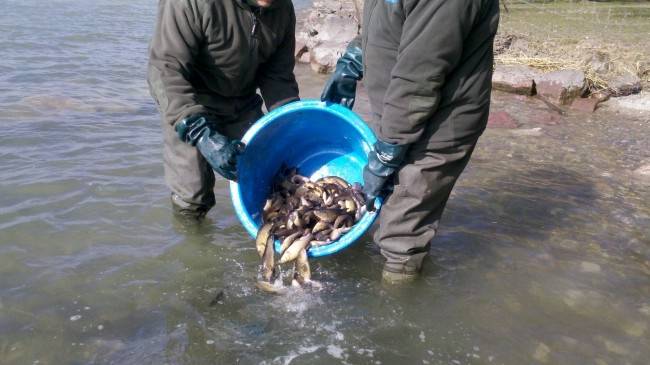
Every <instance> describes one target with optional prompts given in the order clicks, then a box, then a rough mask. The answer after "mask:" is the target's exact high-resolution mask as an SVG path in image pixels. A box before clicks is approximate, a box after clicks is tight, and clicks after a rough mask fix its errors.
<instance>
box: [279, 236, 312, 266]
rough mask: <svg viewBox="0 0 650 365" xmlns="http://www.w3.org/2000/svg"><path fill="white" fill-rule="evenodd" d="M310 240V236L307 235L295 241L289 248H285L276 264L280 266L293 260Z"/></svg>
mask: <svg viewBox="0 0 650 365" xmlns="http://www.w3.org/2000/svg"><path fill="white" fill-rule="evenodd" d="M311 238H312V235H311V234H308V235H306V236H303V237H301V238H300V239H298V240H296V241H295V242H294V243H293V244H292V245H291V246H289V248H287V250H286V251H284V253H283V254H282V256H281V257H280V261H279V262H278V264H280V265H282V264H286V263H287V262H291V261H293V260H295V259H296V258H297V257H298V255H299V254H300V250H303V249H305V248H306V247H307V245H308V244H309V242H311Z"/></svg>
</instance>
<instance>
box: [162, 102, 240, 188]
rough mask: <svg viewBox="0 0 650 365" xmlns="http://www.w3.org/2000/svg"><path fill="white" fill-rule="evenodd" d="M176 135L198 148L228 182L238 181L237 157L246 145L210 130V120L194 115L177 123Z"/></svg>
mask: <svg viewBox="0 0 650 365" xmlns="http://www.w3.org/2000/svg"><path fill="white" fill-rule="evenodd" d="M175 129H176V133H178V137H179V138H180V139H181V141H183V142H186V143H189V144H190V145H192V146H196V148H198V149H199V152H201V154H202V155H203V157H205V159H206V160H207V161H208V163H209V164H210V166H212V168H213V169H214V170H215V171H216V172H217V173H219V175H221V176H223V177H225V178H226V179H228V180H237V155H239V154H241V153H242V152H243V150H244V144H243V143H242V142H240V141H238V140H231V139H229V138H228V137H226V136H224V135H221V134H219V133H217V132H216V131H213V130H211V129H210V126H209V123H208V120H207V119H206V117H204V116H201V115H192V116H190V117H187V118H185V119H183V120H181V121H179V122H178V123H176V128H175Z"/></svg>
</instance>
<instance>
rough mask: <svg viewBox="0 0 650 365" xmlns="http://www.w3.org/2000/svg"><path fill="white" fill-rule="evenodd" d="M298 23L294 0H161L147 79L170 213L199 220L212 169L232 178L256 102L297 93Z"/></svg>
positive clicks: (258, 107) (208, 202) (284, 99)
mask: <svg viewBox="0 0 650 365" xmlns="http://www.w3.org/2000/svg"><path fill="white" fill-rule="evenodd" d="M295 24H296V17H295V13H294V8H293V4H292V3H291V1H290V0H160V2H159V5H158V19H157V22H156V28H155V32H154V35H153V39H152V41H151V44H150V47H149V65H148V76H147V82H148V84H149V90H150V92H151V95H152V97H153V98H154V100H155V101H156V103H157V104H158V107H159V109H160V112H161V114H162V120H163V122H162V128H163V136H164V151H163V154H164V168H165V180H166V182H167V184H168V186H169V188H170V189H171V200H172V206H173V207H174V210H175V211H176V212H178V213H180V214H181V215H183V216H189V217H192V218H201V217H203V216H204V215H205V214H206V213H207V212H208V210H209V209H210V208H212V207H213V206H214V205H215V196H214V193H213V188H214V185H215V175H214V172H213V170H214V171H216V172H217V173H219V174H220V175H221V176H223V177H224V178H226V179H229V180H235V179H236V178H237V168H236V157H237V155H238V154H239V153H240V152H241V149H242V147H243V146H242V145H241V142H239V139H240V138H241V137H242V136H243V134H244V133H245V132H246V130H248V128H249V127H250V126H251V125H252V124H253V123H254V122H255V121H257V120H258V119H259V118H260V117H261V116H262V115H263V113H262V103H264V104H265V105H266V108H267V109H268V110H273V109H275V108H277V107H279V106H281V105H283V104H286V103H289V102H291V101H295V100H298V84H297V83H296V78H295V76H294V73H293V68H294V64H295V59H294V49H295ZM257 89H259V90H260V92H261V96H260V95H258V94H257V92H256V90H257Z"/></svg>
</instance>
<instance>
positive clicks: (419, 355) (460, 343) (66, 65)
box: [0, 0, 650, 365]
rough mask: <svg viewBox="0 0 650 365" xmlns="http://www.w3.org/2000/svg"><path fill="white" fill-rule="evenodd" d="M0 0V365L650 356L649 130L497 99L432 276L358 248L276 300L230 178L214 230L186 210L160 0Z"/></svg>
mask: <svg viewBox="0 0 650 365" xmlns="http://www.w3.org/2000/svg"><path fill="white" fill-rule="evenodd" d="M0 5H2V8H3V9H5V12H4V15H2V16H1V17H0V48H2V49H3V53H2V57H3V58H2V64H1V65H2V72H0V124H1V125H2V129H1V130H0V168H1V169H0V171H1V172H0V181H1V184H0V363H1V364H3V365H4V364H33V363H38V364H161V363H165V364H205V363H217V364H230V363H241V364H258V363H262V364H290V363H291V364H303V363H310V364H311V363H313V364H331V363H348V364H393V363H397V362H398V361H399V362H402V363H405V364H406V363H408V364H412V363H422V364H524V363H525V364H534V363H549V364H587V363H590V364H599V365H600V364H646V363H647V359H648V358H649V357H650V347H649V346H648V343H649V342H650V299H649V298H650V228H649V227H650V200H649V199H648V196H650V183H649V182H648V181H647V180H642V179H639V178H638V177H636V176H635V175H634V174H632V173H631V171H632V170H633V169H634V168H636V167H638V166H639V165H640V164H641V163H643V161H644V160H645V161H648V159H650V138H649V137H648V136H649V135H650V134H649V132H650V116H648V115H645V114H638V115H631V114H630V115H627V114H617V113H615V112H614V111H612V110H607V107H605V108H603V110H601V111H599V112H598V113H596V114H594V115H592V116H580V115H569V116H567V117H562V118H559V119H558V120H557V124H555V125H548V124H541V121H542V122H543V121H544V118H541V117H540V115H545V113H548V111H547V109H546V108H545V107H544V106H543V104H540V103H538V102H536V101H534V100H526V99H518V98H513V97H510V96H507V95H495V98H494V104H493V108H494V109H495V110H506V111H509V112H510V113H511V114H512V115H514V116H515V117H516V118H517V119H518V121H519V122H520V123H521V124H522V125H521V127H520V128H519V129H516V130H506V129H490V130H488V131H487V132H486V134H485V135H484V137H483V138H482V139H481V141H480V143H479V148H478V150H477V152H476V153H475V156H474V158H473V160H472V162H471V163H470V165H469V167H468V169H467V171H466V172H465V174H464V175H463V177H462V179H461V181H460V182H459V184H458V186H457V188H456V190H455V191H454V193H453V196H452V198H451V200H450V202H449V205H448V209H447V211H446V213H445V216H444V219H443V225H442V229H441V231H440V234H439V236H438V237H437V239H436V241H435V244H434V246H433V248H432V250H431V255H430V258H429V259H428V262H427V266H426V267H425V269H424V273H423V278H422V279H421V280H420V281H419V282H417V283H416V284H414V285H412V286H406V287H402V288H390V287H384V286H382V285H381V283H380V280H379V273H380V269H381V264H382V257H381V255H380V254H379V253H378V251H377V249H376V248H375V247H374V246H373V245H372V243H371V242H370V241H369V240H367V239H366V240H365V241H362V242H359V243H358V244H357V245H356V246H354V247H352V248H351V249H349V250H347V251H346V252H345V253H343V254H340V255H336V256H333V257H329V258H325V259H319V260H313V266H314V268H315V276H316V278H317V279H320V280H321V281H322V282H323V283H324V290H322V291H320V292H302V291H295V292H293V293H292V295H290V296H269V295H266V294H263V293H260V292H259V291H257V290H255V289H254V288H253V283H254V279H255V272H256V269H257V264H258V258H257V254H256V252H255V249H254V248H253V243H252V241H251V240H250V239H249V238H248V237H247V235H246V233H245V232H244V230H243V229H242V227H241V226H240V225H239V223H238V221H237V219H236V217H235V216H234V213H233V210H232V207H231V205H230V200H229V196H228V191H227V189H226V187H227V185H226V183H225V182H224V181H221V180H220V181H218V182H217V187H216V194H217V204H218V205H217V208H215V209H213V210H212V211H211V212H210V213H209V215H208V219H207V220H206V221H205V222H204V223H203V224H201V225H199V226H190V225H186V224H183V223H182V222H178V221H176V220H174V219H173V217H172V214H171V209H170V205H169V201H168V200H169V196H168V194H169V193H168V190H167V188H166V187H165V185H164V181H163V177H162V174H163V172H162V158H161V140H162V137H161V134H160V128H159V119H158V116H157V113H156V110H155V108H154V105H153V103H152V101H151V99H150V97H149V95H148V91H147V89H146V84H145V82H144V77H145V63H146V48H147V42H148V38H149V36H150V34H151V29H152V27H153V21H154V17H155V14H154V12H155V2H154V1H142V2H138V3H135V2H132V1H115V0H111V1H108V0H99V1H94V2H88V1H81V0H65V1H51V2H37V1H36V0H25V1H9V0H0ZM7 9H8V10H9V12H7ZM297 73H298V74H299V76H300V79H301V85H302V96H303V97H315V96H317V95H318V91H319V89H320V87H321V85H322V82H323V81H324V78H323V77H320V76H316V75H313V74H311V73H310V71H309V70H308V68H307V67H306V66H300V67H299V68H298V70H297ZM361 99H363V98H361ZM358 107H359V108H360V112H361V113H362V114H364V115H365V114H366V112H367V110H364V104H363V100H361V101H360V102H358ZM537 128H539V129H537Z"/></svg>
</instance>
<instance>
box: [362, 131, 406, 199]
mask: <svg viewBox="0 0 650 365" xmlns="http://www.w3.org/2000/svg"><path fill="white" fill-rule="evenodd" d="M407 150H408V145H396V144H390V143H387V142H384V141H382V140H380V139H378V140H377V142H376V143H375V145H374V147H373V150H372V151H370V152H369V153H368V164H367V165H366V166H365V167H364V168H363V193H364V194H365V195H366V208H367V209H368V211H372V210H374V207H375V199H377V197H379V196H381V195H382V192H383V191H384V190H385V189H386V188H389V187H388V186H386V185H387V184H388V181H389V180H390V178H391V177H392V176H393V174H394V173H395V171H396V170H397V169H398V168H399V167H400V166H401V165H402V162H403V161H404V156H406V152H407Z"/></svg>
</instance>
